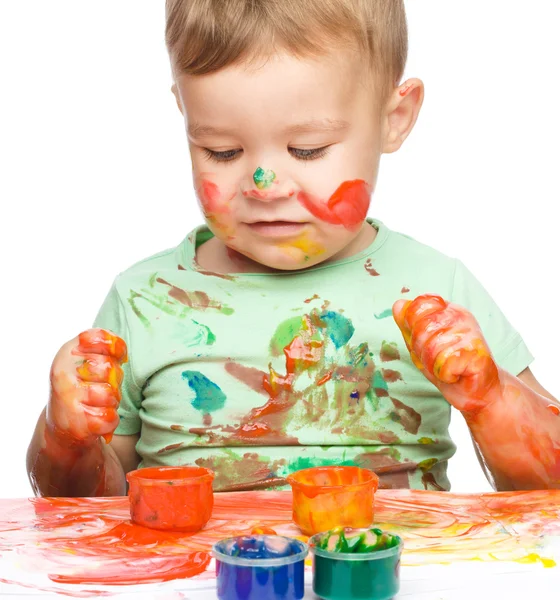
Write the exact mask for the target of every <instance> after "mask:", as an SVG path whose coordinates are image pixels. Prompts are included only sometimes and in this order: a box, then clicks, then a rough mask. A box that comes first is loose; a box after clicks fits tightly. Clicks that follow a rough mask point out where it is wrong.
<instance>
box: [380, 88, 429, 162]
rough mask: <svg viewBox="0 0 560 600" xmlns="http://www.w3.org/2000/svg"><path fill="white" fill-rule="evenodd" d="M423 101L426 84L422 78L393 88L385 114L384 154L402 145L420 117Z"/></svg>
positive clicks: (394, 150)
mask: <svg viewBox="0 0 560 600" xmlns="http://www.w3.org/2000/svg"><path fill="white" fill-rule="evenodd" d="M423 101H424V84H423V83H422V81H420V79H409V80H407V81H405V82H404V83H403V84H402V85H400V86H399V87H397V88H395V89H394V90H393V93H392V94H391V97H390V98H389V101H388V102H387V108H386V112H385V115H384V128H385V136H384V144H383V153H384V154H390V153H391V152H396V151H397V150H398V149H399V148H400V147H401V146H402V144H403V142H404V141H405V140H406V138H407V137H408V134H409V133H410V132H411V131H412V128H413V127H414V124H415V123H416V119H418V113H419V112H420V109H421V108H422V102H423Z"/></svg>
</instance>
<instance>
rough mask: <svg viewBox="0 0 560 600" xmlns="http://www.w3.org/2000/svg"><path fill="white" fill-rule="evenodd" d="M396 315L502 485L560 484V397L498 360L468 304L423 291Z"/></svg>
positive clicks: (414, 354) (416, 357) (419, 362)
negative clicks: (537, 388)
mask: <svg viewBox="0 0 560 600" xmlns="http://www.w3.org/2000/svg"><path fill="white" fill-rule="evenodd" d="M393 314H394V317H395V320H396V322H397V324H398V326H399V328H400V329H401V332H402V334H403V337H404V339H405V342H406V345H407V347H408V349H409V351H410V355H411V358H412V360H413V362H414V364H415V365H416V366H417V367H418V368H419V369H420V370H421V371H422V372H423V373H424V375H425V376H426V377H427V378H428V379H429V380H430V381H431V382H432V383H433V384H434V385H435V386H437V387H438V388H439V390H440V391H441V393H442V394H443V396H444V397H445V398H446V400H447V401H448V402H449V403H450V404H451V405H452V406H454V407H455V408H457V409H458V410H460V411H461V412H462V414H463V416H464V417H465V419H466V421H467V424H468V426H469V428H470V431H471V434H472V436H473V439H474V441H475V444H476V446H477V449H478V452H479V454H480V455H481V457H482V459H483V464H484V467H485V470H486V474H487V476H488V478H489V479H490V480H491V482H492V483H493V485H494V487H495V488H496V489H498V490H519V489H545V488H546V489H548V488H559V489H560V403H558V402H557V401H556V400H554V399H551V398H549V397H545V396H543V395H541V394H539V393H537V392H536V391H535V390H533V389H531V388H530V387H529V386H528V385H526V384H525V383H523V381H521V379H519V378H518V377H514V376H513V375H510V374H509V373H507V372H506V371H504V370H503V369H501V368H500V367H498V366H497V365H496V363H495V361H494V359H493V358H492V354H491V352H490V350H489V348H488V346H487V344H486V341H485V340H484V337H483V335H482V332H481V330H480V327H479V325H478V323H477V321H476V319H475V318H474V317H473V315H472V314H471V313H470V312H468V311H467V310H465V309H463V308H461V307H459V306H456V305H453V304H449V303H447V302H445V301H444V300H443V299H442V298H440V297H439V296H420V297H418V298H416V299H415V300H414V301H412V302H410V301H399V302H397V303H396V304H395V306H394V307H393Z"/></svg>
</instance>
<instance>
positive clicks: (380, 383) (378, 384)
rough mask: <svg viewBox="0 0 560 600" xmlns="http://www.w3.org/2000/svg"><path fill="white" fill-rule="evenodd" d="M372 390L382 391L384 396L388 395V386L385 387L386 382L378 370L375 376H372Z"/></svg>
mask: <svg viewBox="0 0 560 600" xmlns="http://www.w3.org/2000/svg"><path fill="white" fill-rule="evenodd" d="M373 389H374V390H376V391H377V390H384V391H385V392H386V393H385V394H384V395H385V396H388V395H389V386H388V385H387V382H386V381H385V379H384V378H383V374H382V373H381V371H378V370H376V371H375V375H374V376H373ZM382 395H383V394H382Z"/></svg>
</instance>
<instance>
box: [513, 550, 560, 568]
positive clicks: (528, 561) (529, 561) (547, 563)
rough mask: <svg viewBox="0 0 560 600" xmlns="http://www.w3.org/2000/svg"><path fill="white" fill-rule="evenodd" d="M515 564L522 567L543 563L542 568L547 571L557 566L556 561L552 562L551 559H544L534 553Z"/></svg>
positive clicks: (519, 559) (517, 560)
mask: <svg viewBox="0 0 560 600" xmlns="http://www.w3.org/2000/svg"><path fill="white" fill-rule="evenodd" d="M515 562H516V563H519V564H520V565H534V564H537V563H542V566H543V567H544V568H545V569H551V568H552V567H555V566H556V562H555V561H554V560H552V559H551V558H543V557H542V556H539V555H538V554H535V553H534V552H532V553H531V554H528V555H527V556H525V557H523V558H518V559H516V560H515Z"/></svg>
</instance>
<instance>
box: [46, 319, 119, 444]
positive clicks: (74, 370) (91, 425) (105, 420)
mask: <svg viewBox="0 0 560 600" xmlns="http://www.w3.org/2000/svg"><path fill="white" fill-rule="evenodd" d="M126 361H127V351H126V344H125V342H124V341H123V340H122V339H121V338H119V337H117V336H115V335H113V334H112V333H110V332H109V331H105V330H104V329H89V330H88V331H85V332H83V333H81V334H80V335H79V336H78V337H76V338H74V339H73V340H71V341H70V342H68V343H67V344H65V345H64V346H62V348H61V349H60V350H59V351H58V354H57V355H56V357H55V359H54V361H53V364H52V368H51V397H50V400H49V403H48V405H47V426H49V427H51V428H52V429H53V430H54V432H55V433H57V434H59V435H61V436H62V437H64V438H70V439H69V441H71V442H79V443H82V444H86V445H87V444H90V443H93V442H94V441H95V440H97V438H98V437H99V436H103V437H104V438H105V440H106V441H107V443H109V442H110V441H111V437H112V435H113V432H114V431H115V429H116V427H117V425H118V423H119V417H118V414H117V408H118V406H119V402H120V400H121V392H120V385H121V382H122V378H123V373H122V369H121V364H122V363H123V362H126Z"/></svg>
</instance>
